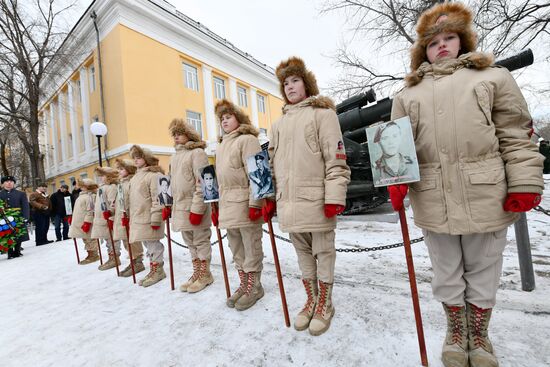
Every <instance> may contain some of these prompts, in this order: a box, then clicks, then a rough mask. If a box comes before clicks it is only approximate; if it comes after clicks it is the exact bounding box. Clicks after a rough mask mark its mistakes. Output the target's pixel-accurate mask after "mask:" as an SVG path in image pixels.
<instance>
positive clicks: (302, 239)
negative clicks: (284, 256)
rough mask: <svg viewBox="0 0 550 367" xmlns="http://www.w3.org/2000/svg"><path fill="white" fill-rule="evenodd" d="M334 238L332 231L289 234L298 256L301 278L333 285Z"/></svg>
mask: <svg viewBox="0 0 550 367" xmlns="http://www.w3.org/2000/svg"><path fill="white" fill-rule="evenodd" d="M334 238H335V232H334V230H331V231H325V232H301V233H290V239H291V241H292V244H293V245H294V249H295V250H296V255H298V265H299V266H300V270H301V271H302V278H304V279H319V280H320V281H322V282H323V283H330V284H332V283H334V264H335V263H336V248H335V246H334Z"/></svg>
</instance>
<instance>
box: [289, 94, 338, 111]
mask: <svg viewBox="0 0 550 367" xmlns="http://www.w3.org/2000/svg"><path fill="white" fill-rule="evenodd" d="M302 107H313V108H324V109H331V110H334V111H336V106H335V105H334V102H333V101H332V99H330V98H329V97H325V96H312V97H309V98H306V99H304V100H303V101H302V102H299V103H296V104H286V105H285V106H284V107H283V114H285V113H287V112H288V111H289V110H291V109H294V108H302Z"/></svg>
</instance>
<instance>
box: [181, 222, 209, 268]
mask: <svg viewBox="0 0 550 367" xmlns="http://www.w3.org/2000/svg"><path fill="white" fill-rule="evenodd" d="M181 236H182V237H183V241H184V242H185V244H186V245H187V247H189V252H190V253H191V259H192V260H194V259H199V260H208V261H210V259H211V258H212V247H211V246H210V237H211V236H212V230H211V229H210V228H202V229H195V230H193V231H182V232H181Z"/></svg>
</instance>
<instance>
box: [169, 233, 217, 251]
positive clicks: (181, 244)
mask: <svg viewBox="0 0 550 367" xmlns="http://www.w3.org/2000/svg"><path fill="white" fill-rule="evenodd" d="M164 235H165V236H166V233H165V234H164ZM167 237H168V236H167ZM225 237H227V233H226V234H224V235H223V236H222V240H223V239H224V238H225ZM170 239H171V240H172V243H175V244H176V245H178V246H179V247H183V248H189V247H188V246H185V245H184V244H183V243H179V242H178V241H176V240H174V239H173V238H170ZM217 244H218V240H216V241H214V242H212V243H211V244H210V246H214V245H217Z"/></svg>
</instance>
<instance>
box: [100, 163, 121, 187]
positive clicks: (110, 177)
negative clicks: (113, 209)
mask: <svg viewBox="0 0 550 367" xmlns="http://www.w3.org/2000/svg"><path fill="white" fill-rule="evenodd" d="M94 172H95V173H96V174H97V175H98V176H104V177H105V178H106V181H105V183H106V184H113V183H115V184H116V183H118V170H116V169H115V168H112V167H96V168H95V170H94Z"/></svg>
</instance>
